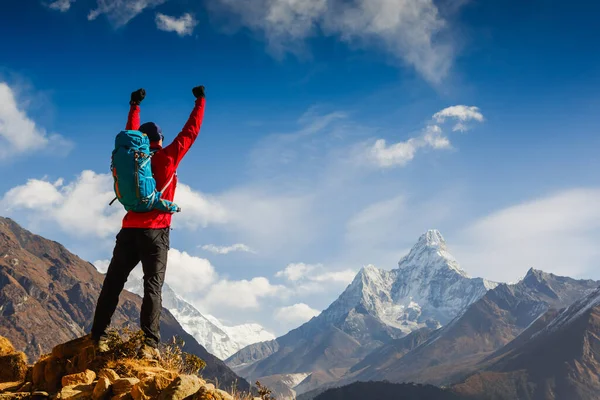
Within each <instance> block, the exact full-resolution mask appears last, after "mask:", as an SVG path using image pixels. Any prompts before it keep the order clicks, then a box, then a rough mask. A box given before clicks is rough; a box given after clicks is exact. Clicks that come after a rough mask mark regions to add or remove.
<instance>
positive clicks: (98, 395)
mask: <svg viewBox="0 0 600 400" xmlns="http://www.w3.org/2000/svg"><path fill="white" fill-rule="evenodd" d="M113 372H114V371H113ZM110 385H111V382H110V379H109V378H108V377H106V376H101V377H100V378H99V379H98V383H96V386H95V387H94V392H93V393H92V399H93V400H101V399H104V398H106V397H108V394H109V392H110Z"/></svg>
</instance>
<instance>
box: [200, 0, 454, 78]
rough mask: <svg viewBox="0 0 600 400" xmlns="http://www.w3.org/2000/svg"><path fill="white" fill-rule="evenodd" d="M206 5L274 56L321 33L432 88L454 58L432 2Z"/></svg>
mask: <svg viewBox="0 0 600 400" xmlns="http://www.w3.org/2000/svg"><path fill="white" fill-rule="evenodd" d="M210 4H212V7H213V9H215V10H217V11H220V12H225V13H229V14H231V15H234V16H235V17H236V18H237V20H238V21H239V22H240V23H241V24H242V25H244V26H247V27H249V28H251V29H253V30H256V31H258V32H261V33H263V34H264V36H265V38H266V40H267V42H268V46H269V48H270V49H271V51H273V52H274V53H275V54H276V55H282V54H284V53H286V52H298V51H299V50H298V48H299V46H300V45H301V43H302V42H303V41H304V40H306V39H308V38H310V37H312V36H315V35H317V34H319V33H321V32H322V33H324V34H325V35H329V36H334V37H337V38H339V39H340V40H343V41H345V42H347V43H349V44H350V45H352V46H361V47H365V48H379V49H380V50H382V51H385V52H387V53H388V54H390V55H392V56H393V57H394V58H395V59H396V60H398V61H401V62H403V63H404V64H407V65H410V66H412V67H414V68H415V69H416V70H417V71H418V72H419V73H420V74H421V75H422V76H424V77H425V78H426V79H427V80H429V81H431V82H434V83H437V82H440V81H441V80H442V79H443V78H444V77H445V76H446V75H447V73H448V71H449V69H450V67H451V65H452V62H453V58H454V49H453V46H452V43H451V40H449V38H448V34H449V29H448V23H447V21H445V20H444V18H443V17H442V16H441V15H440V13H439V10H438V8H437V6H436V5H435V4H434V2H433V0H356V1H353V2H348V1H345V0H305V1H289V0H248V1H243V2H241V1H236V0H212V3H210ZM300 48H301V46H300Z"/></svg>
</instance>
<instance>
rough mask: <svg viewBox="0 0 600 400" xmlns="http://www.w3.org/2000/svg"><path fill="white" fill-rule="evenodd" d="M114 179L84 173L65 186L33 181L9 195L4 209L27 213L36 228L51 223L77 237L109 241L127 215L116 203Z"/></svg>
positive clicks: (62, 182) (6, 197) (90, 172)
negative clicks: (113, 204) (106, 238)
mask: <svg viewBox="0 0 600 400" xmlns="http://www.w3.org/2000/svg"><path fill="white" fill-rule="evenodd" d="M113 196H114V194H113V192H112V177H111V176H110V175H109V174H96V173H95V172H93V171H83V172H82V173H81V174H80V175H79V176H78V177H77V179H75V180H74V181H73V182H71V183H69V184H65V183H64V181H63V180H62V179H60V180H58V181H56V182H54V183H51V182H48V181H46V180H43V179H30V180H29V181H27V183H25V184H24V185H21V186H17V187H14V188H12V189H10V190H9V191H8V192H6V193H5V195H4V197H3V198H2V200H1V202H0V205H1V206H2V208H3V209H4V210H5V211H7V212H8V213H11V212H15V211H24V212H26V215H28V216H29V218H30V220H31V221H33V222H34V223H35V224H38V225H39V224H42V223H49V224H52V225H54V226H58V227H60V228H61V230H63V231H64V232H66V233H68V234H71V235H77V236H81V235H83V236H96V237H101V238H104V237H107V236H109V235H112V234H114V233H115V232H116V230H117V229H118V227H119V226H120V220H121V218H122V217H123V215H124V211H122V209H121V208H119V207H112V208H109V207H108V203H109V202H110V201H111V200H112V198H113Z"/></svg>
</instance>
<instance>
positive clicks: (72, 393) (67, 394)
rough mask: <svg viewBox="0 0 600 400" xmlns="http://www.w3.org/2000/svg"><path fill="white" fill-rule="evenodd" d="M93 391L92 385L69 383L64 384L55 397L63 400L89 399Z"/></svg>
mask: <svg viewBox="0 0 600 400" xmlns="http://www.w3.org/2000/svg"><path fill="white" fill-rule="evenodd" d="M93 391H94V386H93V385H71V386H65V387H64V388H62V389H61V391H60V393H58V394H57V396H56V398H57V399H61V400H65V399H69V400H90V399H91V398H92V393H93Z"/></svg>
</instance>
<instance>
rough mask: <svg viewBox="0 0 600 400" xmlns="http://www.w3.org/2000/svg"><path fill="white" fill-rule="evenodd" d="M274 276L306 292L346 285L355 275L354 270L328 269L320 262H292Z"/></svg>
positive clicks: (295, 288) (303, 292)
mask: <svg viewBox="0 0 600 400" xmlns="http://www.w3.org/2000/svg"><path fill="white" fill-rule="evenodd" d="M275 276H276V277H277V278H281V279H284V280H286V281H288V282H290V283H291V284H292V287H293V289H294V290H295V291H296V292H297V293H299V294H306V293H312V292H322V291H325V290H327V289H331V286H332V285H333V286H345V285H348V284H349V283H350V282H352V280H353V279H354V277H355V276H356V271H354V270H351V269H346V270H341V271H328V270H327V269H326V268H325V267H324V266H323V265H322V264H305V263H292V264H288V265H287V266H286V267H285V268H284V269H283V270H281V271H278V272H277V273H276V274H275Z"/></svg>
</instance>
